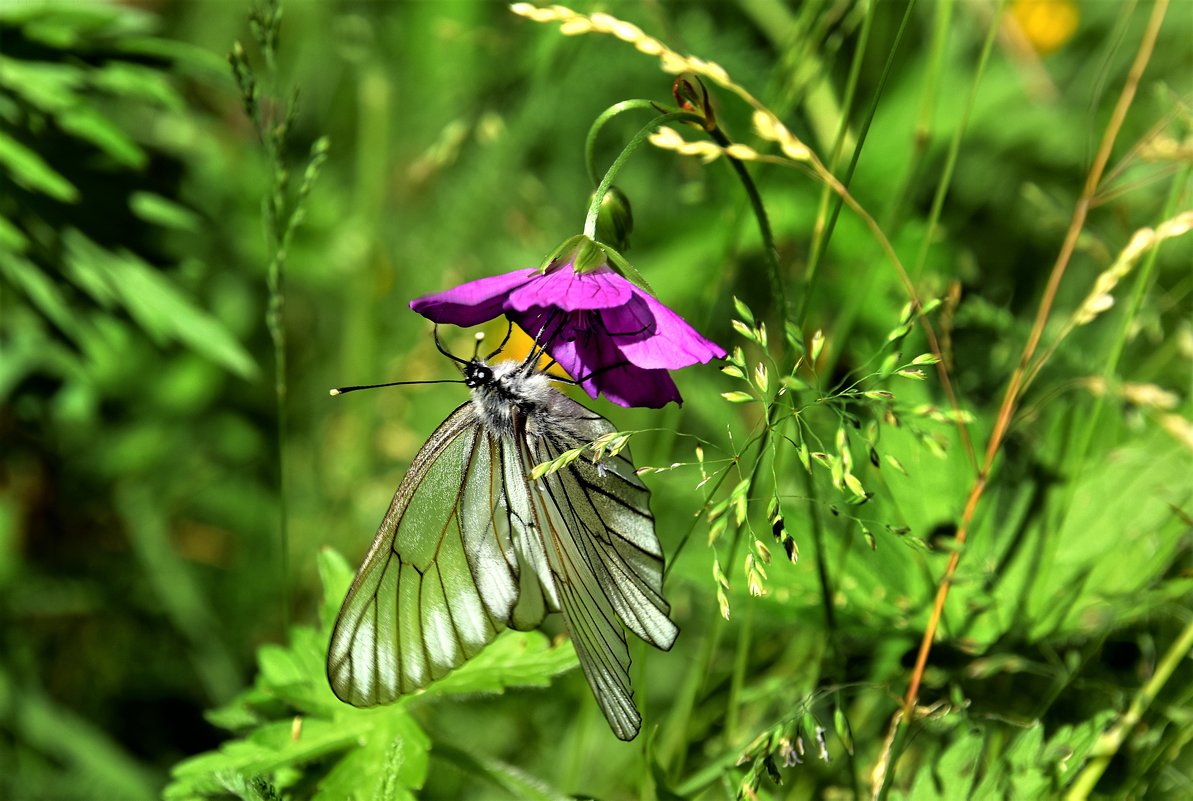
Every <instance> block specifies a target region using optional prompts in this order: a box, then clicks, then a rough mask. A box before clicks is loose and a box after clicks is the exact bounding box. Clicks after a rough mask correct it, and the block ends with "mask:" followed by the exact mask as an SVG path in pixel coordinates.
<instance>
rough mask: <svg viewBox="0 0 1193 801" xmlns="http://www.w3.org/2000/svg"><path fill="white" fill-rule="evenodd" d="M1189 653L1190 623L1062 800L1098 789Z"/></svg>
mask: <svg viewBox="0 0 1193 801" xmlns="http://www.w3.org/2000/svg"><path fill="white" fill-rule="evenodd" d="M1190 651H1193V619H1190V620H1189V622H1188V623H1186V624H1185V628H1184V630H1183V631H1182V632H1181V633H1180V636H1178V637H1177V638H1176V642H1174V643H1173V644H1172V647H1170V648H1169V649H1168V650H1167V651H1166V652H1165V653H1164V657H1163V658H1162V659H1161V660H1160V663H1159V664H1158V665H1156V672H1155V673H1153V674H1152V677H1151V678H1150V679H1148V682H1147V684H1145V685H1143V688H1142V689H1140V691H1139V692H1138V694H1136V696H1135V698H1134V699H1132V701H1131V706H1129V707H1128V708H1127V711H1126V712H1125V713H1123V716H1122V717H1120V718H1119V719H1118V721H1116V722H1115V724H1114V725H1113V726H1111V727H1110V729H1108V730H1107V731H1106V732H1104V733H1103V734H1102V736H1101V737H1099V738H1098V741H1097V743H1095V744H1094V747H1093V750H1092V751H1091V753H1092V754H1093V757H1092V758H1091V759H1090V761H1089V763H1088V764H1087V765H1086V766H1085V767H1084V768H1083V769H1082V770H1081V773H1080V774H1078V776H1077V778H1076V779H1075V780H1074V781H1073V785H1072V787H1070V789H1069V792H1068V794H1067V795H1066V796H1065V798H1066V799H1067V801H1081V799H1084V798H1088V797H1089V794H1090V793H1091V792H1093V789H1094V787H1096V786H1097V784H1098V780H1099V779H1100V778H1102V774H1103V773H1105V772H1106V768H1107V766H1108V765H1109V764H1110V760H1112V759H1113V758H1114V755H1115V754H1117V753H1118V750H1119V748H1121V747H1122V744H1123V741H1124V740H1125V739H1126V737H1127V735H1128V734H1129V733H1130V732H1131V730H1132V729H1134V728H1135V726H1136V725H1137V724H1138V723H1139V721H1140V719H1141V718H1142V717H1143V713H1144V712H1146V711H1147V709H1148V707H1149V706H1151V703H1152V701H1154V700H1156V696H1158V695H1159V694H1160V691H1161V690H1162V689H1164V685H1165V684H1166V683H1167V682H1168V680H1169V679H1170V678H1172V674H1173V673H1174V672H1175V671H1176V668H1177V666H1178V665H1179V664H1180V663H1181V662H1182V661H1183V660H1184V659H1185V658H1187V657H1188V656H1189V653H1190Z"/></svg>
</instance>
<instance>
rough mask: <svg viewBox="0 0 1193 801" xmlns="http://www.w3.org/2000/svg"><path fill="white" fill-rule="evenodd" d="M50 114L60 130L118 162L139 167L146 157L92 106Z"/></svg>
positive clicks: (122, 132)
mask: <svg viewBox="0 0 1193 801" xmlns="http://www.w3.org/2000/svg"><path fill="white" fill-rule="evenodd" d="M54 118H55V119H56V120H57V121H58V125H59V127H61V128H62V130H64V131H66V132H67V133H70V134H73V135H75V136H77V137H78V138H80V139H84V140H86V141H88V142H90V143H91V144H93V145H95V146H96V147H98V148H99V149H100V150H102V151H103V152H104V153H106V154H107V155H108V156H110V157H111V158H112V159H113V160H114V161H116V162H117V163H119V164H121V165H122V166H125V167H131V168H133V169H136V170H139V169H141V168H143V167H144V166H145V164H146V163H147V162H148V161H149V157H148V156H146V155H145V151H143V150H141V148H140V147H139V146H138V145H137V143H136V142H134V141H133V140H132V139H130V138H128V136H126V135H125V133H124V131H122V130H120V128H118V127H117V126H116V125H113V124H112V122H111V121H110V120H109V119H108V118H107V117H105V116H104V115H103V114H101V113H100V112H99V111H98V110H96V109H95V108H94V107H93V106H86V105H79V106H77V107H76V108H72V109H70V110H69V111H62V112H60V113H58V114H56V115H55V117H54Z"/></svg>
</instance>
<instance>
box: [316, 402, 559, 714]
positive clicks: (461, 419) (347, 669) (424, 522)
mask: <svg viewBox="0 0 1193 801" xmlns="http://www.w3.org/2000/svg"><path fill="white" fill-rule="evenodd" d="M504 447H505V443H503V442H502V439H501V438H500V437H496V436H493V435H492V434H491V433H490V432H488V431H486V430H485V429H484V427H483V426H482V425H481V424H480V422H479V421H478V419H477V416H476V413H475V411H474V409H473V407H472V404H470V403H465V404H464V405H462V406H460V407H459V408H457V409H456V410H455V411H454V412H453V413H452V414H451V415H450V416H449V417H448V418H447V420H445V421H444V422H443V423H442V424H441V425H440V426H439V428H438V429H436V431H435V433H434V434H432V435H431V437H430V439H428V440H427V442H426V444H425V445H423V447H422V449H421V450H419V452H418V454H417V455H416V456H415V458H414V461H413V463H412V464H411V465H410V469H409V471H407V473H406V476H405V477H404V478H403V479H402V483H401V484H400V485H399V486H398V489H397V492H396V493H395V494H394V499H393V502H392V503H391V504H390V507H389V511H388V512H387V513H386V515H385V518H384V520H383V521H382V523H381V527H380V528H379V529H378V531H377V536H376V538H375V539H374V541H373V545H372V547H371V548H370V549H369V553H368V555H367V556H366V557H365V560H364V563H363V564H362V565H361V567H360V570H359V571H358V572H357V574H356V579H355V580H354V581H353V582H352V587H351V588H350V589H349V590H348V595H347V597H346V598H345V599H344V604H343V606H342V607H341V609H340V614H339V617H338V618H337V619H336V625H335V628H334V630H333V631H332V635H331V644H330V647H329V649H328V656H327V676H328V680H329V682H330V683H331V687H332V690H333V691H334V692H335V694H336V696H337V697H339V698H340V699H341V700H343V701H346V702H347V703H350V704H352V705H354V706H373V705H376V704H383V703H388V702H390V701H393V700H394V699H396V698H397V697H398V696H399V695H401V694H404V693H409V692H411V691H413V690H415V689H418V688H419V687H424V686H426V685H427V684H428V683H430V682H431V681H433V680H435V679H438V678H440V677H442V676H443V675H445V674H446V673H448V672H449V671H450V670H452V669H453V668H455V667H457V666H459V665H460V664H461V663H463V662H464V661H465V660H467V659H468V658H470V657H471V656H473V655H475V654H476V653H477V652H479V651H480V650H481V648H483V647H484V646H485V645H486V644H488V643H489V642H491V641H492V640H493V638H494V637H496V636H497V634H498V633H499V632H500V631H501V630H502V629H503V628H505V626H507V625H510V624H513V623H517V624H518V625H519V627H533V625H537V623H538V622H540V621H541V619H542V612H541V611H538V610H536V609H534V608H532V607H529V608H522V607H524V606H525V605H524V604H519V603H518V600H519V595H520V593H521V587H522V583H523V577H522V576H521V573H522V570H521V561H520V558H519V556H518V553H517V552H516V551H515V549H514V547H513V543H512V539H511V531H512V529H513V528H515V527H518V528H522V527H524V523H523V522H522V520H523V519H525V518H529V516H530V512H529V510H528V509H526V508H525V502H521V503H519V502H517V501H515V503H514V505H511V502H510V499H509V497H508V494H507V492H506V481H505V476H504V464H505V462H506V461H507V458H506V457H505V456H504V455H503V453H502V449H503V448H504ZM530 597H533V596H530ZM519 609H520V610H521V611H520V612H519V614H517V615H515V610H519ZM536 613H537V614H538V618H537V619H534V614H536Z"/></svg>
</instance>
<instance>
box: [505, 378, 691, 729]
mask: <svg viewBox="0 0 1193 801" xmlns="http://www.w3.org/2000/svg"><path fill="white" fill-rule="evenodd" d="M548 412H549V415H548V416H549V417H550V418H551V419H552V420H553V421H564V422H565V423H566V425H562V426H558V427H554V426H553V427H552V428H553V429H554V430H544V431H540V432H528V433H527V435H526V437H525V439H524V442H525V447H526V451H525V454H524V458H525V459H526V460H527V462H528V463H529V464H531V465H533V464H537V463H541V462H543V461H547V460H550V459H552V458H555V457H557V456H559V455H560V454H561V453H562V452H563V451H565V450H568V449H569V448H574V447H577V446H579V445H581V444H583V443H585V442H590V441H592V440H594V439H596V438H598V437H600V436H601V435H603V434H606V433H608V432H610V431H614V430H615V429H614V427H613V425H612V424H611V423H609V421H608V420H606V419H605V418H603V417H601V416H600V415H598V414H595V413H594V412H592V411H590V410H589V409H587V408H585V407H584V406H582V405H580V404H579V403H576V402H575V401H573V400H571V399H570V398H567V397H565V396H563V395H560V394H558V393H554V392H553V393H552V397H551V400H550V402H549V406H548ZM530 494H531V497H532V500H533V508H534V512H535V517H536V521H537V525H538V526H539V529H540V531H542V532H543V538H544V542H545V546H546V554H547V558H548V562H549V564H550V569H551V573H552V577H553V579H554V589H555V592H556V593H557V596H558V603H559V608H560V610H561V611H562V612H563V617H564V621H565V623H566V624H567V626H568V628H569V630H570V631H571V633H572V639H573V642H574V644H575V647H576V654H577V655H578V657H579V659H580V665H581V667H582V668H583V669H584V674H585V676H586V677H587V678H588V682H589V685H590V686H591V687H592V690H593V694H594V695H595V696H596V699H597V702H598V703H599V704H600V706H601V710H602V711H603V712H604V713H605V717H606V719H607V720H608V721H609V725H610V726H611V727H612V729H613V732H614V733H615V734H616V735H617V736H618V737H619V738H621V739H623V740H630V739H633V737H634V736H635V735H637V733H638V730H639V728H640V726H641V720H642V719H641V716H640V715H639V713H638V710H637V708H636V707H635V705H634V700H633V689H632V687H631V684H630V676H629V667H630V657H629V649H628V647H627V645H626V639H625V631H624V629H623V628H622V626H621V624H620V623H619V622H618V620H619V619H620V621H621V622H622V623H624V624H625V625H626V626H627V627H629V629H630V630H631V631H633V632H634V633H635V634H637V635H638V636H640V637H641V638H642V639H644V640H646V641H647V642H649V643H651V644H652V645H655V646H656V647H658V648H662V649H664V650H666V649H669V648H670V647H671V645H672V644H673V643H674V642H675V637H676V636H677V635H678V633H679V630H678V628H677V627H676V626H675V624H674V623H673V622H672V621H671V619H670V618H669V617H668V613H669V612H670V606H669V605H668V603H667V602H666V600H664V598H663V553H662V548H661V546H660V545H659V540H658V536H657V535H656V534H655V528H654V518H653V516H652V515H651V513H650V506H649V500H650V492H649V490H647V488H646V486H645V485H644V484H643V483H642V482H641V480H640V479H639V478H638V476H637V474H636V473H635V471H634V465H633V461H632V460H631V458H630V455H629V452H628V450H623V451H622V452H621V453H620V454H618V455H617V456H615V457H611V458H606V459H604V460H602V461H601V462H600V463H598V464H595V465H594V464H593V463H592V462H591V461H589V460H586V459H584V458H583V457H581V458H580V459H577V460H575V461H573V462H571V463H570V464H568V465H566V466H564V467H563V468H561V469H560V470H558V471H556V472H554V473H551V474H549V475H547V476H544V477H543V478H542V479H540V480H539V481H538V482H535V486H534V487H533V488H532V490H531V493H530ZM544 583H545V582H544Z"/></svg>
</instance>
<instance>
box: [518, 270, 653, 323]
mask: <svg viewBox="0 0 1193 801" xmlns="http://www.w3.org/2000/svg"><path fill="white" fill-rule="evenodd" d="M632 294H633V285H632V284H631V283H630V282H629V281H627V280H626V279H624V278H622V277H621V276H620V275H618V274H617V273H615V272H613V271H612V270H610V269H609V268H608V267H600V268H598V269H596V270H593V271H592V272H590V273H582V274H580V275H577V274H576V272H575V271H574V270H573V269H572V265H571V264H564V265H561V266H559V267H556V268H554V269H552V270H550V271H549V272H547V273H545V274H543V275H539V276H535V277H534V278H532V279H531V280H529V281H527V282H526V283H525V285H523V286H521V287H519V288H517V289H515V290H514V291H513V292H511V293H510V296H509V308H511V309H514V310H516V311H520V312H524V311H527V310H529V309H532V308H534V307H535V306H539V307H542V308H552V307H554V308H557V309H562V310H563V311H566V312H572V311H579V310H581V309H608V308H612V307H614V306H621V305H624V304H625V303H626V302H627V301H628V300H629V299H630V298H631V296H632Z"/></svg>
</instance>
